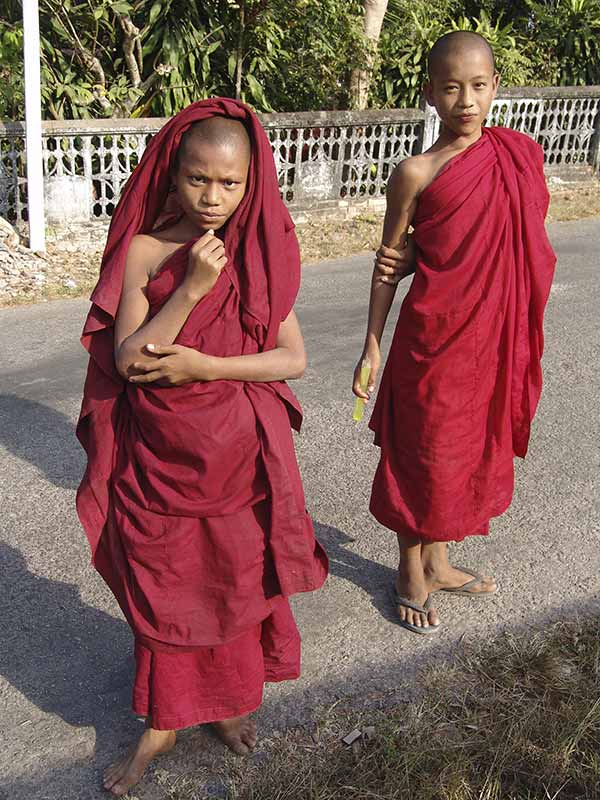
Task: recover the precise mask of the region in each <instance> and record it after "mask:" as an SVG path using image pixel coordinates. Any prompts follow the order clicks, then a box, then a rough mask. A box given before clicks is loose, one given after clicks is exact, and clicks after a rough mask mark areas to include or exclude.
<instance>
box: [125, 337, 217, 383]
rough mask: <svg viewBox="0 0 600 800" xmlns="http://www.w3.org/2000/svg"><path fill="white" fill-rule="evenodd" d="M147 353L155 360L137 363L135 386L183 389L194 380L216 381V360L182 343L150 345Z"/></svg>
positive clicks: (132, 380)
mask: <svg viewBox="0 0 600 800" xmlns="http://www.w3.org/2000/svg"><path fill="white" fill-rule="evenodd" d="M146 350H147V351H148V353H149V354H150V355H152V356H155V358H153V359H152V361H149V362H136V363H134V364H133V369H134V370H135V372H136V374H135V375H132V376H131V377H130V378H129V381H130V382H131V383H157V384H158V385H159V386H183V384H185V383H192V382H193V381H211V380H214V370H213V369H212V365H213V359H212V357H211V356H207V355H206V354H205V353H200V352H199V351H198V350H194V348H193V347H184V346H183V345H180V344H170V345H158V344H147V345H146Z"/></svg>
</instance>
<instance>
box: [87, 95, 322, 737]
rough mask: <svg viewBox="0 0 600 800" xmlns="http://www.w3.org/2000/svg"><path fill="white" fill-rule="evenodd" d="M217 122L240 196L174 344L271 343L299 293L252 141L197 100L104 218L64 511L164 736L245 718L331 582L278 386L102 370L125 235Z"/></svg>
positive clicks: (289, 667) (236, 112)
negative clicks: (99, 580) (227, 133)
mask: <svg viewBox="0 0 600 800" xmlns="http://www.w3.org/2000/svg"><path fill="white" fill-rule="evenodd" d="M215 115H221V116H226V117H231V118H233V119H238V120H241V121H242V122H243V123H244V124H245V125H246V128H247V130H248V133H249V136H250V139H251V144H252V156H251V163H250V170H249V176H248V185H247V190H246V194H245V196H244V199H243V200H242V202H241V204H240V206H239V207H238V209H237V210H236V212H235V214H234V215H233V216H232V217H231V219H230V220H229V221H228V223H227V226H226V228H225V229H224V243H225V250H226V253H227V256H228V264H227V266H226V268H225V269H224V270H223V272H222V273H221V275H220V277H219V279H218V280H217V283H216V285H215V286H214V287H213V289H212V290H211V291H210V293H209V294H208V295H207V296H206V297H204V298H203V299H202V300H201V301H200V302H199V303H198V304H197V306H196V307H195V309H194V310H193V311H192V313H191V314H190V316H189V317H188V319H187V321H186V323H185V324H184V326H183V328H182V329H181V331H180V333H179V335H178V337H177V339H176V340H175V341H176V343H177V344H181V345H185V346H187V347H193V348H196V349H198V350H200V351H201V352H204V353H208V354H212V355H215V356H222V357H227V356H239V355H242V354H251V353H258V352H262V351H265V350H269V349H271V348H273V347H275V344H276V339H277V334H278V330H279V326H280V323H281V321H282V320H284V319H285V318H286V317H287V315H288V314H289V312H290V311H291V309H292V307H293V304H294V301H295V298H296V295H297V292H298V288H299V282H300V257H299V249H298V244H297V241H296V237H295V233H294V230H293V224H292V222H291V219H290V216H289V214H288V212H287V210H286V209H285V206H284V205H283V203H282V201H281V199H280V196H279V189H278V182H277V175H276V172H275V166H274V162H273V156H272V152H271V147H270V145H269V142H268V139H267V137H266V135H265V133H264V130H263V129H262V127H261V126H260V123H259V122H258V120H257V118H256V117H255V115H254V114H253V113H252V112H251V111H250V110H249V109H248V108H247V107H246V106H244V105H243V104H242V103H239V102H236V101H233V100H225V99H215V100H207V101H202V102H199V103H195V104H193V105H192V106H190V107H188V108H187V109H185V110H184V111H182V112H181V113H180V114H178V115H177V116H176V117H174V118H173V119H172V120H171V121H170V122H169V123H168V124H167V125H165V127H164V128H163V129H162V130H161V131H160V133H158V134H157V135H156V136H155V137H154V138H153V139H152V141H151V142H150V143H149V145H148V148H147V150H146V151H145V153H144V156H143V158H142V160H141V162H140V164H139V166H138V167H137V169H136V170H135V172H134V173H133V175H132V176H131V178H130V180H129V181H128V183H127V185H126V186H125V188H124V190H123V193H122V196H121V200H120V202H119V204H118V206H117V208H116V209H115V213H114V216H113V219H112V222H111V226H110V231H109V235H108V242H107V245H106V250H105V254H104V259H103V262H102V269H101V273H100V279H99V281H98V285H97V286H96V289H95V290H94V293H93V295H92V308H91V310H90V312H89V315H88V318H87V321H86V324H85V328H84V332H83V337H82V342H83V344H84V346H85V348H86V349H87V350H88V351H89V353H90V362H89V367H88V374H87V379H86V383H85V389H84V397H83V404H82V409H81V416H80V419H79V423H78V427H77V435H78V437H79V440H80V442H81V444H82V445H83V447H84V449H85V450H86V453H87V456H88V464H87V469H86V472H85V476H84V478H83V481H82V483H81V486H80V487H79V491H78V494H77V510H78V513H79V517H80V519H81V522H82V525H83V527H84V529H85V532H86V534H87V536H88V539H89V542H90V546H91V549H92V559H93V563H94V565H95V566H96V568H97V569H98V571H99V572H100V574H101V575H102V577H103V578H104V579H105V581H106V582H107V583H108V585H109V586H110V588H111V589H112V591H113V593H114V594H115V597H116V598H117V600H118V602H119V604H120V606H121V608H122V610H123V613H124V614H125V616H126V618H127V620H128V622H129V624H130V625H131V627H132V630H133V632H134V635H135V639H136V659H137V667H138V670H137V676H136V684H135V690H134V698H135V702H134V708H135V710H136V711H138V713H151V714H152V724H153V725H154V726H155V727H163V728H171V727H184V726H186V725H190V724H194V723H196V722H205V721H210V720H211V719H212V720H214V719H223V718H226V717H231V716H236V715H237V714H238V713H245V711H248V710H251V708H250V706H252V707H253V708H255V707H256V706H257V705H258V704H259V703H260V694H261V692H262V683H263V681H264V680H265V679H268V680H282V679H284V678H289V677H297V675H298V673H299V639H298V634H297V631H296V628H295V625H294V622H293V617H292V616H291V611H290V609H289V605H288V603H287V600H286V599H285V598H287V596H289V595H291V594H294V593H296V592H304V591H311V590H313V589H316V588H318V587H319V586H320V585H321V584H322V583H323V581H324V580H325V576H326V573H327V559H326V556H325V554H324V552H323V551H322V549H321V548H320V546H319V544H318V543H317V542H316V541H315V538H314V532H313V527H312V523H311V520H310V517H309V515H308V513H307V511H306V508H305V503H304V495H303V489H302V483H301V480H300V475H299V471H298V466H297V463H296V457H295V453H294V446H293V441H292V432H291V426H293V427H295V428H296V429H299V427H300V423H301V419H302V416H301V409H300V407H299V405H298V402H297V400H296V398H295V397H294V395H293V393H292V392H291V390H290V389H289V387H288V386H287V385H286V384H285V383H284V382H280V381H273V382H271V383H260V382H256V383H253V382H241V381H223V380H222V381H213V382H196V383H191V384H187V385H185V386H179V387H161V386H157V385H152V384H145V385H144V387H143V388H142V387H141V386H135V385H133V384H130V383H127V382H125V381H123V379H122V378H121V377H120V376H119V374H118V372H117V371H116V367H115V363H114V357H113V350H114V321H115V316H116V313H117V308H118V304H119V298H120V294H121V289H122V284H123V274H124V269H125V259H126V255H127V250H128V247H129V244H130V241H131V238H132V237H133V236H134V235H135V234H138V233H148V232H151V231H152V230H153V228H154V227H155V225H156V222H157V220H158V218H159V217H160V215H161V212H162V211H163V208H164V206H165V200H166V197H167V194H168V190H169V183H170V177H169V170H170V167H171V165H172V163H173V159H174V156H175V153H176V151H177V148H178V146H179V142H180V140H181V136H182V134H183V133H184V132H185V131H186V130H187V129H188V128H189V127H190V125H191V124H193V123H195V122H198V121H200V120H202V119H206V118H208V117H212V116H215ZM192 244H193V242H190V243H189V244H187V245H184V246H183V247H181V248H180V249H179V250H177V251H176V252H175V253H174V254H173V255H172V256H171V258H170V259H169V260H168V262H167V263H165V264H164V265H163V266H162V268H161V269H160V271H159V273H158V274H157V275H156V276H155V277H154V278H153V279H152V280H151V281H150V283H149V284H148V300H149V304H150V314H151V315H152V314H156V313H157V312H158V311H159V310H160V308H161V307H162V305H163V304H164V303H165V302H166V301H167V300H168V298H169V297H170V295H171V294H172V292H173V291H174V289H175V288H176V287H177V286H178V285H179V284H180V283H181V281H182V280H183V278H184V277H185V272H186V267H187V257H188V252H189V249H190V247H191V245H192ZM240 664H243V665H244V666H243V669H242V667H241V666H240ZM240 670H241V671H240ZM240 674H242V675H243V676H244V677H243V680H241V681H240Z"/></svg>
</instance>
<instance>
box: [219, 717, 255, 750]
mask: <svg viewBox="0 0 600 800" xmlns="http://www.w3.org/2000/svg"><path fill="white" fill-rule="evenodd" d="M213 728H214V729H215V732H216V734H217V736H218V737H219V739H220V740H221V741H222V742H223V743H224V744H226V745H227V747H229V748H230V749H231V750H233V752H234V753H237V754H238V755H239V756H245V755H248V753H249V752H250V751H251V750H252V749H254V747H256V740H257V735H256V724H255V723H254V721H253V720H251V719H250V717H249V716H248V715H246V716H244V717H233V718H232V719H224V720H223V721H222V722H213Z"/></svg>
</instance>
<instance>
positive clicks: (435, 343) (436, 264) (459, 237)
mask: <svg viewBox="0 0 600 800" xmlns="http://www.w3.org/2000/svg"><path fill="white" fill-rule="evenodd" d="M547 209H548V192H547V189H546V183H545V179H544V172H543V156H542V151H541V148H540V147H539V146H538V145H537V144H536V143H535V142H534V141H533V140H532V139H530V138H529V137H527V136H525V135H523V134H520V133H516V132H515V131H512V130H509V129H505V128H484V130H483V135H482V136H481V138H480V139H479V140H478V141H477V142H476V143H475V144H473V145H471V146H470V147H469V148H468V149H467V150H465V151H464V152H463V153H461V154H460V155H458V156H456V157H455V158H453V159H452V160H451V161H450V162H449V163H448V165H447V166H446V167H445V168H444V169H443V170H442V172H441V173H440V174H439V175H438V176H437V177H436V178H435V179H434V181H433V182H432V183H431V184H430V185H429V186H428V187H427V188H426V189H425V190H424V191H423V193H422V194H421V196H420V198H419V202H418V207H417V211H416V215H415V220H414V223H413V224H414V240H415V244H416V248H417V267H416V273H415V276H414V279H413V282H412V284H411V287H410V289H409V292H408V294H407V296H406V298H405V299H404V302H403V304H402V308H401V311H400V316H399V319H398V323H397V326H396V330H395V333H394V338H393V342H392V345H391V349H390V353H389V356H388V359H387V363H386V366H385V370H384V372H383V376H382V381H381V387H380V389H379V394H378V397H377V402H376V404H375V408H374V410H373V416H372V419H371V422H370V426H371V428H372V429H373V431H374V432H375V443H376V444H377V445H378V446H379V447H380V448H381V458H380V462H379V466H378V469H377V472H376V475H375V479H374V481H373V489H372V495H371V512H372V513H373V515H374V516H375V517H376V518H377V520H378V521H379V522H381V523H382V524H383V525H385V526H386V527H388V528H390V529H392V530H394V531H396V532H398V533H400V534H403V535H406V536H417V537H420V538H422V539H423V540H428V541H448V540H456V541H460V540H461V539H463V538H464V537H465V536H470V535H474V534H485V533H487V532H488V530H489V520H490V518H491V517H494V516H497V515H499V514H502V513H503V512H504V511H505V510H506V509H507V508H508V506H509V505H510V502H511V500H512V494H513V458H514V456H521V457H524V456H525V453H526V451H527V445H528V441H529V432H530V425H531V422H532V419H533V416H534V414H535V411H536V407H537V403H538V400H539V397H540V392H541V387H542V372H541V366H540V359H541V356H542V349H543V341H544V340H543V330H542V323H543V314H544V308H545V305H546V301H547V299H548V295H549V292H550V286H551V283H552V278H553V274H554V265H555V256H554V252H553V251H552V248H551V246H550V243H549V241H548V238H547V236H546V232H545V228H544V218H545V215H546V211H547Z"/></svg>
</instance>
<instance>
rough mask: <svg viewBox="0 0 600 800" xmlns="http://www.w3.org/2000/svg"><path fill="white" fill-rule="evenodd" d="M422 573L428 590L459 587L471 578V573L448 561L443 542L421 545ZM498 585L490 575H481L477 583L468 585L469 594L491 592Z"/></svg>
mask: <svg viewBox="0 0 600 800" xmlns="http://www.w3.org/2000/svg"><path fill="white" fill-rule="evenodd" d="M421 553H422V563H423V573H424V576H425V583H426V586H427V589H428V591H429V592H438V591H439V590H440V589H460V588H461V587H462V586H464V585H465V584H467V583H469V582H470V581H472V580H473V575H472V574H469V573H468V572H463V571H462V570H461V569H457V568H456V567H453V566H452V565H451V564H450V563H449V561H448V546H447V544H446V543H445V542H433V543H431V544H427V545H423V547H422V550H421ZM497 588H498V586H497V584H496V581H495V580H494V578H492V577H491V576H490V575H483V576H482V577H481V579H480V580H479V581H477V583H475V584H473V586H469V588H468V590H467V591H468V592H469V594H473V595H477V594H493V593H494V592H495V591H496V590H497Z"/></svg>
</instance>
